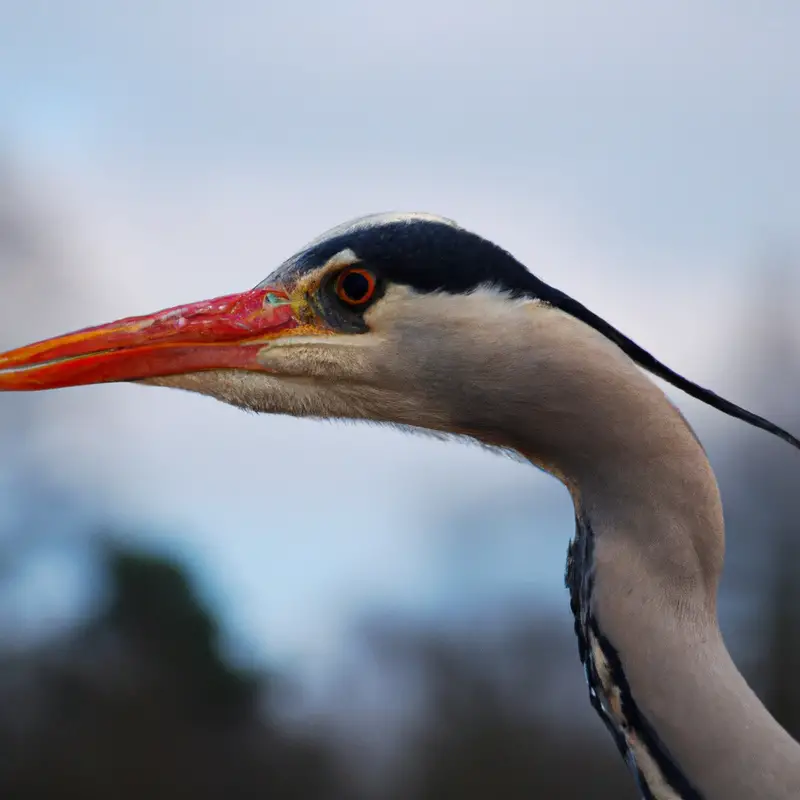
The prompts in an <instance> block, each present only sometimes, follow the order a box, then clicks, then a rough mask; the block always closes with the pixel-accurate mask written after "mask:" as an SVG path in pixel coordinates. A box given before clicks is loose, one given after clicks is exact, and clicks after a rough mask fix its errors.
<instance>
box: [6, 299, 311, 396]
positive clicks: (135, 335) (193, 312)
mask: <svg viewBox="0 0 800 800" xmlns="http://www.w3.org/2000/svg"><path fill="white" fill-rule="evenodd" d="M300 327H302V328H303V331H302V333H306V334H308V333H323V332H324V331H323V330H321V329H320V330H317V329H313V330H312V329H310V328H309V326H305V325H301V322H300V321H299V320H298V319H297V317H296V316H295V313H294V310H293V308H292V305H291V303H290V301H289V297H288V295H287V294H286V292H285V291H284V290H283V289H281V288H278V287H260V288H257V289H253V290H251V291H248V292H243V293H242V294H234V295H227V296H225V297H218V298H216V299H215V300H206V301H204V302H201V303H193V304H191V305H186V306H176V307H175V308H168V309H165V310H164V311H159V312H158V313H156V314H150V315H148V316H143V317H130V318H128V319H122V320H119V321H117V322H112V323H110V324H108V325H99V326H97V327H93V328H85V329H83V330H80V331H76V332H74V333H68V334H65V335H64V336H57V337H55V338H53V339H47V340H46V341H43V342H38V343H37V344H32V345H28V346H27V347H20V348H19V349H17V350H11V351H9V352H7V353H3V354H0V391H35V390H39V389H57V388H61V387H65V386H79V385H82V384H89V383H108V382H112V381H135V380H141V379H145V378H156V377H163V376H166V375H177V374H184V373H188V372H200V371H203V370H211V369H244V370H259V369H261V368H260V367H259V364H258V361H257V354H258V351H259V350H260V349H261V348H262V347H264V346H265V345H266V344H268V343H269V341H270V340H272V339H275V338H277V337H280V336H285V335H287V334H292V333H300V332H301V331H298V330H297V329H298V328H300Z"/></svg>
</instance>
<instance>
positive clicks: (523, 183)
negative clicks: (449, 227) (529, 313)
mask: <svg viewBox="0 0 800 800" xmlns="http://www.w3.org/2000/svg"><path fill="white" fill-rule="evenodd" d="M798 34H800V6H797V5H794V4H790V3H785V2H781V1H780V0H764V2H761V3H759V4H753V3H746V2H738V0H736V1H731V0H726V2H722V0H672V1H671V2H669V3H667V2H655V3H649V4H645V5H643V4H641V3H639V2H633V0H607V2H605V3H602V4H590V3H575V2H562V3H551V2H550V3H545V2H533V0H531V1H529V2H522V1H521V0H520V1H519V2H514V1H513V0H495V2H492V3H477V2H470V1H469V0H462V1H461V2H458V3H456V2H454V1H453V0H442V2H421V0H407V1H406V2H404V3H402V4H380V3H374V2H367V1H366V0H341V1H340V2H337V3H325V2H321V1H318V2H312V1H311V0H306V1H305V2H303V0H297V1H296V2H294V3H291V2H282V3H271V2H256V0H227V2H225V3H219V2H212V1H211V0H207V1H206V0H203V1H202V2H200V0H196V2H191V3H190V2H179V1H178V0H141V2H138V3H135V4H134V3H125V4H123V3H108V2H105V0H68V1H65V2H45V0H0V281H1V283H0V349H7V348H10V347H14V346H17V345H21V344H23V343H26V342H28V341H32V340H36V339H41V338H44V337H48V336H51V335H54V334H57V333H60V332H63V331H65V330H68V329H72V328H77V327H83V326H86V325H89V324H94V323H100V322H104V321H108V320H111V319H114V318H117V317H120V316H127V315H131V314H138V313H145V312H149V311H154V310H157V309H159V308H164V307H167V306H171V305H175V304H178V303H182V302H186V301H193V300H201V299H205V298H207V297H213V296H217V295H221V294H226V293H229V292H233V291H239V290H242V289H245V288H248V287H250V286H252V285H254V284H256V283H257V282H258V281H259V280H261V279H262V278H263V277H265V276H266V275H267V274H268V273H269V272H270V271H271V270H272V269H273V268H274V267H275V266H276V265H278V264H279V263H280V262H281V261H282V260H283V259H284V258H286V257H287V256H289V255H290V254H291V253H293V252H294V251H295V250H297V249H299V248H300V247H301V246H302V245H303V244H304V243H305V242H306V241H308V240H309V239H311V238H313V237H314V236H316V235H317V234H318V233H320V232H321V231H323V230H325V229H327V228H329V227H331V226H332V225H335V224H337V223H339V222H341V221H343V220H345V219H347V218H350V217H353V216H357V215H360V214H364V213H368V212H372V211H379V210H390V209H401V210H428V211H432V212H436V213H441V214H444V215H446V216H449V217H452V218H455V219H456V220H458V221H459V222H460V223H461V224H463V225H464V226H466V227H469V228H472V229H473V230H475V231H477V232H479V233H481V234H483V235H484V236H486V237H488V238H490V239H493V240H495V241H497V242H498V243H500V244H502V245H503V246H504V247H506V248H507V249H509V250H511V251H512V252H513V253H514V254H515V255H516V256H517V257H519V258H520V259H521V260H522V261H523V262H524V263H526V264H527V265H528V266H529V267H530V268H531V269H532V270H533V271H534V272H536V273H537V274H538V275H540V276H541V277H542V278H543V279H545V280H546V281H548V282H550V283H552V284H554V285H556V286H557V287H559V288H561V289H562V290H564V291H567V292H568V293H570V294H572V295H573V296H575V297H576V298H578V299H580V300H582V301H583V302H585V303H586V304H587V305H589V306H590V307H591V308H592V309H593V310H595V311H596V312H598V313H600V314H601V315H603V316H605V317H606V318H607V319H609V320H610V321H611V322H612V323H613V324H615V325H616V326H618V327H619V328H621V329H622V330H623V331H625V332H626V333H627V334H629V335H630V336H632V337H633V338H634V339H635V340H637V341H638V342H639V343H641V344H642V345H644V346H645V347H646V348H648V349H650V350H652V351H653V352H654V353H656V354H657V355H658V356H659V357H660V358H662V359H663V360H664V361H665V362H666V363H667V364H669V365H671V366H673V367H674V368H676V369H677V370H678V371H680V372H683V373H684V374H686V375H687V376H688V377H690V378H693V379H695V380H697V381H699V382H700V383H702V384H704V385H707V386H709V387H713V388H714V389H715V390H716V391H718V392H720V393H722V394H724V395H726V396H728V397H730V398H731V399H732V400H734V401H736V402H740V403H742V404H744V405H746V406H749V407H751V408H752V409H753V410H755V411H757V412H759V413H762V414H765V415H767V416H770V417H771V418H772V419H774V420H775V421H776V422H777V423H778V424H780V425H783V426H785V427H787V428H788V429H790V430H793V431H794V432H795V433H797V431H798V430H800V404H799V403H798V401H797V397H798V391H800V322H798V316H797V313H796V308H797V300H798V297H800V269H799V268H798V267H799V266H800V229H799V228H798V220H799V219H800V148H798V144H797V143H798V142H799V141H800V93H798V91H797V86H798V83H799V82H800V50H798V48H797V37H798ZM669 393H670V396H671V397H673V398H674V400H675V401H676V402H677V403H678V404H679V405H680V407H681V408H682V409H683V410H684V412H685V413H686V414H687V416H688V417H689V419H690V420H691V422H692V424H693V425H694V426H695V427H696V429H697V431H698V432H699V434H700V436H701V438H702V439H703V440H704V442H705V443H706V444H707V447H708V451H709V455H710V457H711V459H712V462H713V464H714V466H715V469H716V470H717V472H718V475H719V479H720V483H721V487H722V491H723V497H724V499H725V504H726V505H725V508H726V515H727V520H728V528H729V536H728V559H727V568H726V573H725V578H724V582H723V588H722V597H721V619H722V625H723V628H724V631H725V635H726V638H727V640H728V642H729V646H730V648H731V650H732V651H733V654H734V657H735V659H736V661H737V663H738V664H739V665H740V667H741V668H742V670H743V671H744V672H745V673H746V675H747V678H748V680H750V681H751V682H752V684H753V685H754V687H755V688H756V689H757V691H758V693H759V695H760V696H761V697H762V698H763V700H764V702H765V703H766V704H767V705H768V707H769V708H770V709H771V710H772V711H773V713H774V714H776V715H777V717H778V718H779V720H780V721H781V722H782V723H783V724H784V725H785V726H787V727H788V728H789V730H790V731H791V732H792V733H793V734H794V735H795V736H799V735H800V685H798V683H797V681H796V675H797V674H798V671H800V581H798V580H797V575H798V572H797V564H798V563H800V558H799V557H800V530H798V522H797V513H796V492H797V486H798V481H800V460H798V454H797V453H796V452H793V451H791V449H790V448H789V447H787V446H786V445H785V444H782V443H781V442H779V441H777V440H774V439H772V438H771V437H769V436H767V435H766V434H763V433H760V432H758V431H753V430H749V429H748V428H747V427H746V426H745V425H743V424H741V423H738V422H735V421H733V420H730V419H728V418H726V417H724V416H722V415H721V414H718V413H716V412H713V411H711V410H708V409H706V408H705V407H703V406H701V405H700V404H698V403H696V402H694V401H692V400H690V399H687V398H685V397H683V396H681V395H680V394H677V393H675V392H672V391H670V392H669ZM353 491H360V493H361V501H360V508H361V510H362V512H361V515H360V516H357V517H353V516H352V515H351V514H350V513H346V511H345V508H344V503H342V511H341V513H340V512H339V511H338V504H339V503H340V501H341V499H342V498H347V497H351V496H352V493H353ZM298 509H301V510H302V513H301V514H298ZM572 519H573V517H572V509H571V505H570V501H569V497H568V495H567V493H566V492H565V491H564V490H563V489H562V488H561V487H560V486H559V485H558V484H557V483H556V482H555V481H553V480H552V479H550V478H548V477H547V476H545V475H542V474H540V473H538V472H536V471H535V470H533V469H531V468H529V467H526V466H525V465H520V464H517V463H514V462H511V461H509V460H505V459H503V458H501V457H498V456H493V455H491V454H489V453H486V452H483V451H481V450H480V449H478V448H476V447H470V446H466V445H461V446H459V445H457V444H455V443H452V442H449V443H443V442H438V441H431V440H428V439H426V438H424V437H414V436H403V435H401V434H399V433H396V432H393V431H388V430H386V431H384V430H376V429H374V428H367V427H363V428H353V427H338V426H336V425H330V424H327V425H326V424H318V423H312V422H301V421H296V420H290V419H283V418H261V419H257V418H253V417H251V416H247V415H245V414H242V413H240V412H237V411H236V410H233V409H231V408H227V407H225V406H223V405H221V404H218V403H215V402H213V401H211V400H208V399H205V398H201V397H193V396H190V395H188V394H184V393H179V392H169V391H164V390H155V389H148V388H143V387H137V386H124V385H119V386H116V385H115V386H100V387H90V388H78V389H70V390H63V391H59V392H54V393H52V394H44V395H41V396H38V395H19V396H13V395H7V396H0V707H1V708H2V709H3V711H2V715H0V796H2V797H9V798H12V797H13V798H18V799H19V800H22V799H23V798H24V799H26V800H27V798H43V799H44V798H61V797H65V796H75V797H80V798H86V800H93V799H94V798H107V797H110V796H113V797H118V798H121V799H122V800H124V798H139V797H142V796H166V794H167V792H168V793H169V796H170V797H174V798H181V797H190V796H191V797H192V798H197V800H202V799H203V798H217V797H220V796H225V797H230V798H254V797H275V798H309V799H312V800H313V799H315V798H320V799H323V798H326V799H327V798H330V799H331V800H361V799H362V798H364V799H366V798H374V799H375V800H394V798H398V799H399V798H404V799H408V800H416V799H417V798H418V799H419V800H447V799H449V798H456V797H458V798H459V799H460V800H465V799H467V798H484V797H487V796H491V797H498V798H523V797H524V798H531V797H541V798H548V797H559V798H570V797H576V798H577V797H580V798H585V797H592V798H623V797H626V798H633V797H634V796H635V794H634V792H633V788H632V785H631V781H630V780H629V778H628V776H627V774H626V772H625V770H624V768H623V765H622V762H621V761H620V759H619V758H618V755H617V753H616V750H615V747H614V745H613V743H612V741H611V739H610V737H608V736H607V734H606V733H605V730H604V729H603V727H602V724H601V723H600V721H599V720H598V719H597V718H596V717H595V715H594V712H592V711H591V709H590V706H589V703H588V697H587V691H586V688H585V685H584V681H583V675H582V668H581V666H580V664H579V661H578V657H577V646H576V643H575V641H574V639H573V634H572V621H571V618H570V614H569V609H568V598H567V596H566V591H565V590H564V588H563V570H564V561H565V554H566V547H567V542H568V539H569V537H570V535H571V533H572V530H573V521H572Z"/></svg>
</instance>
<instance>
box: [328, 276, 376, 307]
mask: <svg viewBox="0 0 800 800" xmlns="http://www.w3.org/2000/svg"><path fill="white" fill-rule="evenodd" d="M373 294H375V275H374V274H373V273H372V272H370V271H369V270H368V269H361V268H360V267H351V268H350V269H346V270H344V271H343V272H340V273H339V275H338V276H337V278H336V296H337V297H338V298H339V299H340V300H341V301H342V302H343V303H347V305H349V306H363V305H364V303H368V302H369V301H370V299H371V298H372V295H373Z"/></svg>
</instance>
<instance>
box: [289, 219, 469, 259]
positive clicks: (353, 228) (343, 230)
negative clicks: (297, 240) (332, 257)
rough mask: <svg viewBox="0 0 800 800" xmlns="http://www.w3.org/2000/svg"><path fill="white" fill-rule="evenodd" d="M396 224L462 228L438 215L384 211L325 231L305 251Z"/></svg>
mask: <svg viewBox="0 0 800 800" xmlns="http://www.w3.org/2000/svg"><path fill="white" fill-rule="evenodd" d="M395 222H438V223H439V224H440V225H448V226H450V227H451V228H460V226H459V225H458V224H457V223H456V222H454V221H453V220H452V219H447V217H440V216H438V215H437V214H428V213H427V212H425V211H384V212H382V213H380V214H368V215H367V216H365V217H358V218H357V219H351V220H350V221H349V222H344V223H342V224H341V225H337V226H336V227H335V228H331V229H330V230H329V231H325V233H323V234H321V235H320V236H317V238H316V239H314V240H313V241H311V242H309V243H308V244H307V245H306V246H305V247H304V248H303V250H309V249H311V248H312V247H316V246H317V245H318V244H322V242H326V241H328V240H329V239H334V238H336V237H337V236H343V235H346V234H348V233H356V232H358V231H363V230H368V229H369V228H380V227H381V226H383V225H390V224H392V223H395Z"/></svg>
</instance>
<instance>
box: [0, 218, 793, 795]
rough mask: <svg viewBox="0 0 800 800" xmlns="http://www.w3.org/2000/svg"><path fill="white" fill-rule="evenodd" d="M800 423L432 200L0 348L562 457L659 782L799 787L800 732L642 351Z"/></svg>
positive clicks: (687, 443)
mask: <svg viewBox="0 0 800 800" xmlns="http://www.w3.org/2000/svg"><path fill="white" fill-rule="evenodd" d="M640 367H642V368H644V370H647V371H649V372H650V373H653V374H655V375H657V376H660V377H661V378H663V379H665V380H667V381H669V382H670V383H672V384H674V385H675V386H676V387H679V388H680V389H682V390H684V391H685V392H687V393H688V394H690V395H692V396H693V397H696V398H699V399H700V400H703V401H705V402H706V403H709V404H710V405H712V406H714V407H715V408H717V409H719V410H721V411H723V412H725V413H727V414H729V415H731V416H734V417H737V418H738V419H740V420H744V421H746V422H748V423H750V424H752V425H755V426H757V427H759V428H762V429H764V430H766V431H769V432H771V433H772V434H775V435H777V436H779V437H781V438H782V439H784V440H785V441H787V442H789V443H790V444H792V445H794V446H795V447H800V441H798V439H797V438H795V437H793V436H792V435H791V434H789V433H787V432H786V431H784V430H782V429H781V428H779V427H777V426H776V425H774V424H773V423H771V422H769V421H768V420H766V419H764V418H762V417H758V416H756V415H755V414H752V413H750V412H749V411H746V410H744V409H743V408H741V407H739V406H737V405H734V404H733V403H731V402H729V401H728V400H725V399H724V398H722V397H720V396H718V395H716V394H714V393H713V392H711V391H709V390H707V389H705V388H702V387H701V386H699V385H697V384H695V383H693V382H691V381H689V380H688V379H686V378H684V377H682V376H681V375H679V374H677V373H676V372H674V371H672V370H671V369H669V368H668V367H666V366H665V365H664V364H663V363H661V362H660V361H658V360H657V359H656V358H654V357H653V356H652V355H650V354H649V353H648V352H647V351H645V350H644V349H642V348H641V347H639V346H638V345H637V344H635V343H634V342H633V341H631V340H630V339H629V338H627V337H626V336H624V335H623V334H622V333H620V332H619V331H618V330H617V329H615V328H614V327H612V326H611V325H610V324H609V323H607V322H606V321H604V320H603V319H601V318H600V317H599V316H597V315H595V314H593V313H592V312H591V311H589V310H588V309H587V308H586V307H584V306H583V305H581V304H580V303H578V302H577V301H576V300H574V299H572V298H570V297H569V296H567V295H566V294H564V293H562V292H560V291H558V290H557V289H555V288H553V287H551V286H549V285H547V284H546V283H544V282H543V281H542V280H540V279H539V278H537V277H535V276H534V275H533V274H532V273H531V272H529V271H528V270H527V269H526V268H525V267H524V266H523V265H522V263H520V262H519V261H518V260H516V259H515V258H514V257H513V256H512V255H510V254H509V253H508V252H506V251H505V250H503V249H501V248H500V247H498V246H496V245H495V244H493V243H491V242H489V241H488V240H486V239H484V238H482V237H480V236H478V235H476V234H473V233H471V232H469V231H467V230H465V229H463V228H461V227H460V226H458V225H457V224H456V223H454V222H452V221H450V220H447V219H444V218H441V217H437V216H433V215H430V214H421V213H411V214H378V215H372V216H368V217H364V218H361V219H359V220H356V221H353V222H350V223H346V224H344V225H341V226H339V227H338V228H334V229H333V230H331V231H329V232H328V233H326V234H324V235H323V236H321V237H319V238H318V239H316V240H314V241H313V242H311V243H310V244H309V245H308V246H306V247H305V248H303V249H302V250H301V251H300V252H298V253H297V254H296V255H294V256H292V257H291V258H289V259H288V260H287V261H286V262H284V263H283V264H282V265H281V266H280V267H278V268H277V270H276V271H275V272H273V273H272V275H271V276H270V277H269V278H268V279H267V280H266V281H264V282H263V283H261V284H259V285H258V286H257V287H256V288H255V289H252V290H249V291H245V292H243V293H241V294H236V295H228V296H225V297H221V298H217V299H215V300H210V301H205V302H201V303H193V304H190V305H185V306H180V307H176V308H171V309H167V310H165V311H161V312H158V313H156V314H152V315H148V316H141V317H131V318H128V319H124V320H120V321H118V322H115V323H111V324H108V325H101V326H98V327H93V328H86V329H84V330H81V331H78V332H75V333H71V334H67V335H64V336H59V337H56V338H53V339H49V340H47V341H44V342H40V343H38V344H33V345H30V346H27V347H22V348H19V349H17V350H13V351H10V352H8V353H5V354H3V355H0V390H38V389H52V388H58V387H65V386H74V385H78V384H91V383H100V382H109V381H138V382H142V383H147V384H152V385H158V386H166V387H174V388H180V389H184V390H189V391H193V392H200V393H202V394H206V395H210V396H212V397H215V398H217V399H219V400H222V401H224V402H226V403H230V404H233V405H236V406H240V407H242V408H245V409H249V410H252V411H257V412H266V413H272V414H290V415H294V416H299V417H316V418H328V419H330V418H333V419H356V420H371V421H377V422H381V423H388V424H394V425H400V426H403V427H405V428H416V429H420V428H421V429H427V430H430V431H434V432H437V433H443V434H453V435H456V436H463V437H470V438H473V439H477V440H479V441H480V442H482V443H484V444H486V445H488V446H490V447H495V448H501V449H505V450H510V451H515V452H516V453H517V454H519V455H521V456H523V457H524V458H526V459H528V460H529V461H530V462H532V463H533V464H534V465H536V466H538V467H540V468H541V469H543V470H546V471H547V472H549V473H550V474H552V475H553V476H555V477H556V478H558V479H559V480H560V481H561V482H562V483H563V484H564V485H565V486H566V487H567V489H568V490H569V492H570V494H571V497H572V500H573V503H574V507H575V517H576V532H575V536H574V538H573V540H572V542H571V543H570V546H569V552H568V561H567V572H566V584H567V588H568V590H569V595H570V602H571V608H572V612H573V614H574V618H575V632H576V634H577V638H578V643H579V653H580V658H581V660H582V662H583V664H584V667H585V673H586V678H587V681H588V685H589V693H590V699H591V702H592V705H593V706H594V708H595V710H596V711H597V712H598V714H599V715H600V717H601V718H602V720H603V721H604V723H605V724H606V726H607V727H608V729H609V731H610V732H611V734H612V735H613V737H614V739H615V741H616V743H617V745H618V747H619V750H620V752H621V754H622V755H623V757H624V758H625V760H626V761H627V764H628V765H629V767H630V769H631V772H632V774H633V776H634V778H635V780H636V781H637V783H638V787H639V791H640V793H641V795H642V796H643V797H645V798H659V800H667V799H668V798H708V800H723V799H724V800H737V799H738V800H746V799H748V800H749V799H750V798H752V799H753V800H755V798H759V799H760V800H764V799H765V798H774V800H788V798H798V797H800V745H798V743H797V742H795V741H794V740H793V739H792V738H791V737H790V736H789V735H788V733H787V732H786V731H785V730H783V729H782V728H781V727H780V725H779V724H778V723H777V722H776V721H775V719H774V718H773V717H772V715H771V714H770V713H769V712H768V710H767V709H766V708H765V707H764V705H763V704H762V703H761V702H760V701H759V699H758V698H757V697H756V695H755V694H754V692H753V691H752V690H751V688H750V687H749V686H748V685H747V683H746V682H745V680H744V678H743V677H742V675H741V673H740V672H739V671H738V669H737V668H736V666H735V665H734V663H733V661H732V659H731V657H730V655H729V653H728V650H727V649H726V646H725V644H724V642H723V639H722V636H721V634H720V630H719V626H718V620H717V587H718V582H719V578H720V575H721V571H722V565H723V553H724V524H723V515H722V506H721V501H720V496H719V492H718V488H717V483H716V479H715V476H714V473H713V471H712V468H711V466H710V464H709V461H708V459H707V457H706V454H705V451H704V449H703V447H702V445H701V444H700V442H699V441H698V439H697V437H696V436H695V434H694V433H693V431H692V429H691V428H690V426H689V425H688V424H687V422H686V421H685V419H684V417H683V415H682V414H681V413H680V412H679V411H678V410H677V408H676V407H675V406H674V405H673V404H672V403H671V402H670V401H669V400H668V399H667V397H666V396H665V394H664V393H663V392H662V391H661V390H660V389H659V388H658V386H656V384H655V383H654V382H652V381H651V380H650V379H649V378H648V377H647V376H646V375H645V374H644V372H643V371H642V370H641V369H640Z"/></svg>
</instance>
